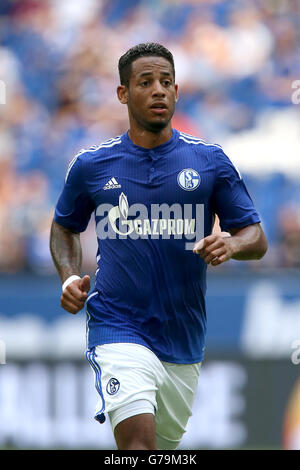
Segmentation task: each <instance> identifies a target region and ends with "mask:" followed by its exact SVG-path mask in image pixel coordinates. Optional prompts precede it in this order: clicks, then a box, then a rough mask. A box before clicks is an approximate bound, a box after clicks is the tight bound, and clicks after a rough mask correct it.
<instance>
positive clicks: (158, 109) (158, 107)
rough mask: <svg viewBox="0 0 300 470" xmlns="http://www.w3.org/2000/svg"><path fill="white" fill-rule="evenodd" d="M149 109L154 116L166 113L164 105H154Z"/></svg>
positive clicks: (158, 103)
mask: <svg viewBox="0 0 300 470" xmlns="http://www.w3.org/2000/svg"><path fill="white" fill-rule="evenodd" d="M150 109H151V110H152V111H153V112H154V113H155V114H163V113H164V112H166V111H167V109H168V108H167V106H166V104H165V103H160V102H157V103H154V104H153V105H152V106H150Z"/></svg>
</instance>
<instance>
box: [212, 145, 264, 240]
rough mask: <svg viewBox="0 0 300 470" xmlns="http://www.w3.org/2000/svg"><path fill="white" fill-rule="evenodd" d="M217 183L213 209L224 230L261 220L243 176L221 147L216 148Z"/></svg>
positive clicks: (213, 197)
mask: <svg viewBox="0 0 300 470" xmlns="http://www.w3.org/2000/svg"><path fill="white" fill-rule="evenodd" d="M214 157H215V165H216V166H215V169H216V174H215V178H216V179H215V185H214V191H213V195H212V209H213V211H214V212H215V213H216V214H217V215H218V217H219V219H220V226H221V229H222V231H225V232H227V231H229V230H230V229H233V228H241V227H246V226H247V225H251V224H255V223H258V222H260V217H259V215H258V213H257V212H256V210H255V208H254V205H253V201H252V199H251V197H250V195H249V193H248V191H247V188H246V185H245V183H244V181H243V179H242V176H241V175H240V173H239V172H238V170H237V169H236V168H235V166H234V165H233V163H232V162H231V161H230V159H229V158H228V157H227V155H226V154H225V153H224V152H223V150H222V149H221V148H218V149H216V150H214Z"/></svg>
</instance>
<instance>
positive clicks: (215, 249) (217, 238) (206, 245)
mask: <svg viewBox="0 0 300 470" xmlns="http://www.w3.org/2000/svg"><path fill="white" fill-rule="evenodd" d="M229 232H230V235H231V236H226V235H225V234H224V232H223V233H222V232H215V233H212V234H211V235H209V236H207V237H205V238H203V239H202V240H200V241H199V242H197V243H196V244H195V247H194V250H193V251H194V253H196V254H198V255H199V256H201V258H203V259H204V261H205V262H206V263H207V264H211V265H212V266H217V265H219V264H221V263H224V262H225V261H228V260H229V259H231V258H232V259H235V260H258V259H261V258H262V257H263V256H264V255H265V253H266V251H267V249H268V243H267V239H266V236H265V234H264V232H263V230H262V227H261V225H260V223H256V224H251V225H248V226H246V227H242V228H234V229H231V230H230V231H229Z"/></svg>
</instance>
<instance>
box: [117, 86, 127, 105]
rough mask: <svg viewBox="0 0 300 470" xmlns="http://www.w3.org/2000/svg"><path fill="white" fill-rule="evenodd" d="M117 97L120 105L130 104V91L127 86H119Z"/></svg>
mask: <svg viewBox="0 0 300 470" xmlns="http://www.w3.org/2000/svg"><path fill="white" fill-rule="evenodd" d="M117 95H118V98H119V101H120V103H122V104H127V103H128V89H127V87H126V86H125V85H119V86H118V88H117Z"/></svg>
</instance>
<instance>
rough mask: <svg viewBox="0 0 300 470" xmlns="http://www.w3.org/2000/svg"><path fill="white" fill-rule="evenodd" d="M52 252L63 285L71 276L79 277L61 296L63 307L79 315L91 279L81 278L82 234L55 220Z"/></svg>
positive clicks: (51, 243)
mask: <svg viewBox="0 0 300 470" xmlns="http://www.w3.org/2000/svg"><path fill="white" fill-rule="evenodd" d="M50 252H51V255H52V259H53V262H54V265H55V267H56V269H57V272H58V274H59V276H60V279H61V282H62V284H64V283H65V281H66V280H67V279H69V278H70V277H71V276H78V278H74V280H73V281H72V282H71V283H70V284H68V285H67V286H66V287H65V288H64V290H63V292H62V296H61V306H62V307H63V308H64V309H65V310H67V311H68V312H70V313H73V314H75V313H78V312H79V311H80V310H81V309H82V308H83V306H84V303H85V301H86V299H87V297H88V292H89V290H90V277H89V276H87V275H85V276H84V277H83V278H82V279H81V278H80V271H81V263H82V250H81V244H80V234H79V233H77V232H72V231H71V230H69V229H67V228H65V227H63V226H62V225H59V224H58V223H56V222H55V221H54V220H53V222H52V226H51V232H50Z"/></svg>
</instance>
